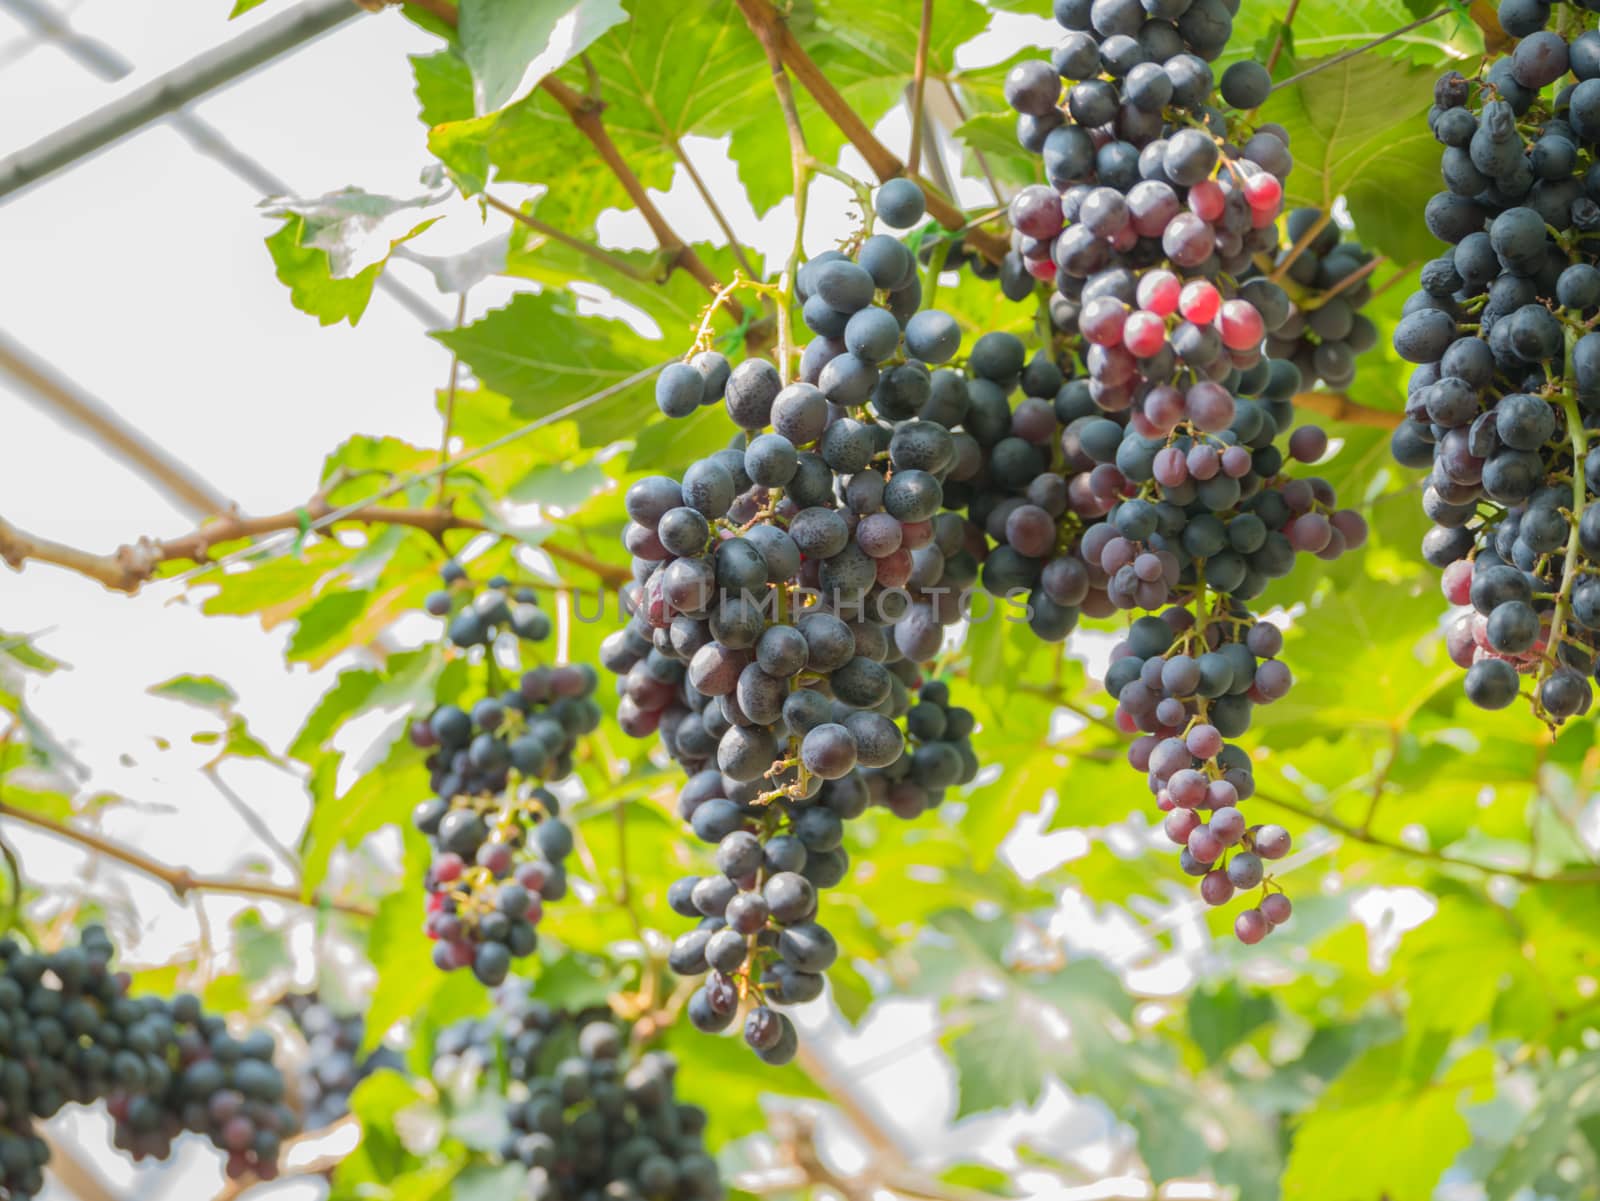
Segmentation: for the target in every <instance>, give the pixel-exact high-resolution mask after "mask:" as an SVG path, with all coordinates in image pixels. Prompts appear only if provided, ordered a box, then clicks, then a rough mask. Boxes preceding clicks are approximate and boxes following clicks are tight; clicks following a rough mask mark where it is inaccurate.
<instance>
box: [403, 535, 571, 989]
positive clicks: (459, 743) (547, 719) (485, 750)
mask: <svg viewBox="0 0 1600 1201" xmlns="http://www.w3.org/2000/svg"><path fill="white" fill-rule="evenodd" d="M443 578H444V582H445V585H446V587H445V589H443V590H441V591H439V592H435V593H433V594H432V595H430V596H429V597H428V600H427V602H426V603H427V608H428V611H429V612H430V613H432V614H434V615H435V616H438V617H446V618H448V619H449V622H448V637H449V640H450V641H451V642H452V643H453V644H454V645H455V646H456V647H458V648H461V649H462V650H465V651H468V652H469V653H470V652H472V651H473V650H474V649H476V648H481V653H482V657H481V661H479V662H477V663H476V664H475V666H476V667H478V668H481V670H482V673H483V676H484V684H483V688H484V691H485V695H484V696H482V697H481V698H480V699H479V700H477V701H476V702H474V703H472V704H471V706H470V707H469V708H464V707H462V706H461V705H457V704H445V705H441V706H439V708H437V709H435V710H434V711H433V713H432V714H431V715H430V716H429V717H428V718H427V719H426V720H423V721H417V722H414V723H413V724H412V726H411V741H412V743H413V744H414V745H416V746H417V747H419V748H422V749H425V750H428V751H429V752H430V754H429V756H428V761H427V763H428V772H429V779H430V783H431V785H432V788H433V792H434V795H433V796H432V797H430V798H428V799H427V800H425V801H422V802H420V803H419V804H418V805H417V806H416V809H415V810H414V811H413V814H412V821H413V823H414V824H415V825H416V827H417V829H418V830H420V831H421V832H422V833H423V834H425V835H427V836H428V838H429V841H430V843H431V844H432V847H433V851H434V858H433V862H432V864H431V865H430V866H429V868H428V873H427V877H426V879H425V881H424V886H425V887H426V889H427V891H428V917H427V924H426V933H427V935H428V937H429V938H431V939H433V940H434V942H435V945H434V950H433V961H434V963H435V964H437V965H438V966H439V967H440V968H442V969H443V970H445V971H452V970H454V969H457V968H463V967H470V968H471V969H472V972H473V974H474V975H475V976H476V977H477V978H478V979H479V980H481V981H482V982H483V983H485V984H488V985H496V984H499V983H500V982H501V981H503V980H504V979H505V978H506V975H507V973H508V972H509V971H510V968H511V962H512V960H513V959H515V958H520V957H522V956H524V955H529V954H532V953H533V950H534V948H535V947H536V946H537V945H538V935H537V933H536V931H535V927H536V926H537V925H538V924H539V919H540V917H541V916H542V913H543V907H544V903H545V902H547V901H558V900H560V899H561V898H562V897H563V896H565V895H566V891H567V875H566V868H565V866H564V861H565V859H566V857H567V855H568V854H569V853H570V852H571V850H572V845H573V840H572V831H571V830H570V829H569V828H568V827H567V825H566V823H564V822H563V821H562V820H561V803H560V801H559V799H558V798H557V797H556V796H555V794H554V793H553V792H551V791H550V790H549V789H548V788H546V787H544V786H543V783H541V781H542V782H545V783H548V782H553V781H556V780H560V779H563V778H565V777H566V776H567V775H569V774H570V773H571V771H572V756H573V752H574V750H575V749H576V747H577V742H578V739H579V738H580V737H582V736H583V735H584V734H587V733H589V732H591V731H593V730H594V729H595V727H596V726H597V725H599V722H600V707H599V705H597V704H596V703H595V701H594V699H593V693H594V690H595V685H596V683H597V681H598V677H597V675H596V673H595V671H594V669H593V668H592V667H590V666H589V665H588V664H580V665H575V666H558V667H547V666H542V665H541V666H537V667H532V668H530V669H528V670H526V671H521V672H520V674H519V669H520V666H521V660H520V656H519V654H518V652H517V650H516V647H515V645H513V644H517V643H522V642H538V641H541V640H543V639H544V638H547V637H548V636H549V633H550V621H549V618H548V617H547V616H546V615H545V614H544V612H543V611H542V610H541V609H539V608H538V604H537V599H536V596H535V594H534V592H533V591H532V590H531V589H528V588H520V587H513V586H512V585H511V583H510V581H508V580H506V579H504V578H501V577H495V578H494V579H491V580H490V581H489V586H488V587H487V588H486V589H484V590H483V591H481V592H474V590H473V589H472V586H471V585H470V583H469V582H468V581H467V579H466V574H465V572H464V571H463V570H462V568H461V567H460V566H459V565H458V564H456V563H453V562H452V563H449V564H447V565H446V566H445V568H444V570H443ZM501 656H504V658H505V662H504V663H502V661H501ZM508 681H514V684H511V683H508Z"/></svg>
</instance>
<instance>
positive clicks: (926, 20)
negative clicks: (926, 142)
mask: <svg viewBox="0 0 1600 1201" xmlns="http://www.w3.org/2000/svg"><path fill="white" fill-rule="evenodd" d="M932 35H933V0H922V24H921V25H920V26H919V27H918V29H917V57H916V61H915V62H914V63H913V64H912V68H911V150H910V151H909V153H907V155H906V170H907V171H909V172H910V173H911V174H912V175H915V174H916V173H917V168H918V167H919V166H921V165H922V130H923V118H922V104H923V99H924V97H925V96H926V95H927V88H928V41H929V39H930V38H931V37H932Z"/></svg>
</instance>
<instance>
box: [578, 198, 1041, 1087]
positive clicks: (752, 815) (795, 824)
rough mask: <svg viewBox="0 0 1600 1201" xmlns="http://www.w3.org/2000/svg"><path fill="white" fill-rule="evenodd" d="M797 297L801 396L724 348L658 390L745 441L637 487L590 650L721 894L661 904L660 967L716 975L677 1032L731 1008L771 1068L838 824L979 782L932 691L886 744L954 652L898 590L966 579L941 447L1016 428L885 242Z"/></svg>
mask: <svg viewBox="0 0 1600 1201" xmlns="http://www.w3.org/2000/svg"><path fill="white" fill-rule="evenodd" d="M875 207H876V211H877V214H878V216H879V217H881V218H882V219H883V221H884V223H885V224H887V225H889V226H891V227H892V228H902V229H903V228H909V227H910V226H912V225H914V224H916V222H918V221H919V220H920V219H921V218H922V215H923V200H922V194H921V192H920V190H918V189H917V187H916V186H915V185H913V184H911V183H910V182H909V181H905V180H899V181H891V182H890V183H888V184H886V185H884V187H883V188H882V189H880V190H879V193H878V195H877V198H876V206H875ZM947 262H948V260H947ZM796 294H797V297H798V298H799V300H800V301H801V303H802V304H803V306H804V311H803V318H804V321H805V324H806V326H807V328H808V329H809V330H810V331H811V333H812V334H813V335H814V336H813V338H812V340H811V341H810V342H809V343H808V344H807V345H806V347H805V348H804V350H803V351H802V353H801V355H800V363H799V373H798V374H799V378H798V379H797V380H796V381H795V382H793V383H789V384H787V385H785V384H784V381H783V377H782V376H781V374H780V373H779V371H778V370H777V368H776V367H774V366H773V365H772V364H771V363H769V362H767V361H765V360H762V359H754V358H752V359H747V360H746V361H744V362H742V363H740V364H739V365H738V366H737V367H731V366H730V365H729V364H728V362H727V360H726V359H725V358H724V357H723V356H722V355H720V354H718V353H717V352H716V351H714V350H702V351H700V352H699V353H698V354H695V355H693V356H692V357H691V358H690V359H689V360H688V361H686V362H683V363H679V364H674V365H673V366H672V367H669V368H668V369H667V370H666V371H665V372H663V373H662V375H661V376H660V377H659V380H658V384H657V391H656V400H657V404H658V406H659V407H660V408H661V410H662V411H663V412H665V413H667V414H669V415H673V416H681V415H685V414H687V413H690V412H693V411H695V410H696V409H698V408H699V407H700V406H701V405H703V404H706V403H715V402H717V401H720V402H721V403H722V404H723V405H724V407H725V409H726V411H727V413H728V415H729V416H730V417H731V418H732V420H733V422H734V424H735V425H737V426H738V427H739V428H740V429H741V430H742V431H743V433H742V434H740V435H738V436H737V437H736V438H735V439H734V442H733V444H732V445H731V446H730V447H729V448H727V449H725V450H722V451H718V452H717V453H716V454H714V455H712V456H710V457H709V458H707V459H705V460H702V461H701V462H698V463H695V464H694V465H692V466H691V467H690V468H689V469H688V471H687V472H685V473H684V475H683V477H682V478H681V479H670V478H668V477H665V476H652V477H648V478H645V479H643V480H640V481H638V482H637V483H635V484H634V485H633V486H632V487H631V488H630V489H629V491H628V493H627V496H626V498H625V499H626V506H627V511H628V515H629V518H630V524H629V526H628V527H627V529H626V531H625V533H624V542H625V543H626V545H627V546H628V549H629V550H630V552H631V553H632V555H633V557H634V579H635V588H634V590H633V592H632V593H631V594H630V595H631V596H632V597H633V599H634V602H635V603H634V604H633V606H632V608H633V613H632V615H631V617H630V620H629V622H628V625H627V626H626V627H625V628H624V629H622V630H619V631H617V632H616V633H615V634H613V635H611V636H610V637H609V638H608V639H607V640H606V642H605V644H604V645H603V646H602V650H601V656H602V661H603V663H604V664H605V666H606V667H607V668H609V669H610V670H612V671H613V672H615V673H616V674H617V675H618V676H619V677H620V680H619V685H618V686H619V690H620V693H621V700H620V702H619V706H618V718H619V721H620V722H621V724H622V727H623V729H624V730H626V731H627V732H628V733H630V734H633V735H635V736H639V737H645V736H648V735H650V734H652V733H656V732H659V734H660V736H661V739H662V743H663V745H664V746H665V748H666V749H667V751H668V752H669V753H670V754H671V755H672V756H673V757H674V758H675V759H677V760H678V762H679V763H680V764H682V766H683V767H684V768H685V770H686V771H687V772H689V773H690V778H689V781H688V783H687V784H686V786H685V787H684V789H683V790H682V793H681V794H680V798H679V812H680V813H681V815H682V816H683V818H684V820H685V821H687V822H688V823H689V824H690V826H691V827H692V829H693V830H694V832H695V834H696V835H697V836H698V837H699V838H700V839H702V840H703V841H705V842H708V843H711V844H714V845H715V846H716V847H717V852H716V859H717V869H718V870H717V872H716V873H714V874H711V875H707V876H704V877H690V878H688V879H685V880H681V881H679V882H678V883H677V884H676V885H675V886H674V887H673V889H672V891H671V893H670V895H669V901H670V903H671V905H672V908H673V909H674V910H675V911H676V912H678V913H679V914H681V915H682V916H684V917H688V918H691V919H696V920H697V922H698V924H697V926H696V928H695V929H694V930H691V931H689V932H688V933H686V934H684V935H683V936H682V937H680V938H679V939H678V940H677V942H676V944H675V945H674V947H673V950H672V958H671V962H672V965H673V967H674V968H675V969H676V970H678V971H680V972H682V973H685V974H699V973H705V972H708V971H709V972H710V976H709V978H708V980H707V981H706V983H705V984H704V985H703V986H702V987H701V988H700V989H699V990H698V991H697V992H696V993H695V994H694V995H693V996H692V997H691V999H690V1001H689V1006H688V1012H689V1016H690V1018H691V1020H692V1021H693V1022H694V1024H695V1025H696V1026H698V1027H699V1028H701V1029H702V1030H707V1031H716V1030H723V1029H726V1028H727V1027H728V1026H730V1025H731V1024H732V1023H733V1022H734V1020H735V1019H736V1018H737V1017H738V1015H739V1011H740V1009H741V1005H743V1006H744V1007H745V1008H747V1009H748V1013H747V1015H746V1020H745V1026H744V1032H745V1039H746V1041H747V1042H748V1043H749V1044H750V1045H751V1047H752V1048H754V1049H755V1051H756V1052H757V1054H758V1055H760V1057H761V1058H763V1059H765V1060H767V1061H768V1062H771V1063H782V1062H786V1061H787V1060H788V1059H790V1058H791V1057H792V1056H793V1055H794V1054H795V1050H796V1041H795V1033H794V1028H793V1026H792V1024H791V1023H790V1022H789V1020H788V1019H787V1018H786V1017H784V1016H782V1015H781V1014H779V1013H777V1012H776V1011H774V1010H772V1009H770V1008H769V1003H770V1004H792V1003H799V1002H803V1001H807V1000H811V999H812V998H814V997H816V996H818V995H819V994H820V993H821V991H822V972H823V971H824V970H825V969H826V968H827V967H828V966H829V964H831V963H832V962H833V959H834V957H835V956H836V954H837V948H836V946H835V944H834V941H833V939H832V937H831V936H830V935H829V934H828V932H827V930H826V929H825V928H824V927H823V926H821V925H819V924H818V923H817V922H816V920H815V917H816V912H817V892H818V890H819V889H826V888H830V887H832V886H834V885H836V884H838V883H839V882H840V881H841V880H842V879H843V878H844V876H845V874H846V871H847V870H848V866H849V858H848V855H847V852H846V851H845V849H844V847H843V845H842V843H843V835H844V823H845V822H846V821H848V820H851V819H853V818H856V817H859V816H860V815H861V814H862V813H863V812H865V811H866V809H867V808H868V807H870V806H871V805H872V803H873V801H874V800H875V799H876V800H878V801H879V802H880V803H881V804H882V805H883V806H884V807H887V808H890V809H891V810H893V811H894V812H896V813H898V814H900V815H902V816H905V817H913V816H916V815H917V814H918V813H921V812H923V811H925V810H926V809H929V808H932V807H934V806H936V805H937V804H938V803H939V801H940V799H941V798H942V796H943V794H944V790H945V789H947V788H949V787H952V786H955V785H958V784H960V783H963V782H967V781H970V780H971V779H972V778H973V776H974V775H975V774H976V770H977V768H976V762H975V760H974V759H973V756H972V751H971V746H970V743H969V742H968V741H967V740H966V736H967V734H969V733H970V731H971V726H972V721H971V716H970V714H965V713H962V714H961V716H959V717H956V718H955V719H954V721H955V725H956V727H957V728H956V731H955V732H948V731H947V730H946V729H945V726H946V725H948V724H950V723H949V720H948V719H947V720H946V721H944V722H943V723H941V722H940V721H938V720H936V719H937V718H939V717H941V716H943V715H944V714H945V706H946V705H947V703H948V697H947V691H946V690H944V689H943V686H942V685H939V686H936V687H935V701H933V702H924V703H923V704H920V705H918V706H917V709H918V710H921V712H920V714H919V717H918V723H919V724H918V726H917V729H918V730H920V731H921V732H920V733H916V734H914V743H915V745H914V746H912V747H911V748H909V749H908V747H907V739H906V734H905V732H904V731H903V730H902V728H901V726H900V725H899V724H897V723H898V721H899V719H901V718H903V717H908V714H909V713H910V712H912V711H913V702H912V694H913V692H914V691H915V690H917V689H919V688H922V687H924V685H923V673H922V670H921V667H920V665H921V664H923V663H926V662H928V661H930V660H931V659H932V658H933V657H934V656H935V655H936V654H937V652H938V650H939V648H940V644H941V641H942V631H941V630H939V629H937V628H935V629H934V630H933V631H932V632H931V637H930V636H928V634H929V631H928V630H927V629H926V628H925V623H922V622H921V621H920V619H919V612H920V611H919V608H918V606H916V605H913V604H912V599H911V598H912V589H913V588H914V587H918V586H916V585H913V583H912V576H913V573H914V572H915V571H916V570H917V567H918V564H920V565H921V567H922V570H923V571H924V573H925V576H926V577H927V578H926V580H925V582H927V583H931V582H933V579H934V577H942V576H943V575H944V574H946V573H945V564H946V561H947V554H948V556H949V557H950V558H956V557H958V556H959V552H960V540H961V538H962V536H963V526H962V522H961V520H960V518H959V517H958V516H956V515H955V514H953V513H948V512H944V511H943V506H944V505H945V504H946V491H945V490H946V487H947V486H948V485H951V484H953V483H954V481H957V480H959V479H961V478H964V477H969V476H971V475H972V474H973V473H974V472H976V471H977V470H978V468H979V466H980V463H981V458H982V450H981V447H980V444H979V442H978V441H977V440H976V439H975V438H974V437H973V436H972V435H971V434H970V433H967V432H965V431H958V430H957V429H956V428H955V427H958V426H961V425H962V424H963V422H965V423H966V424H967V425H968V426H969V427H971V426H973V425H974V424H976V423H979V422H980V421H987V422H988V424H989V426H996V425H997V423H998V425H999V426H1001V427H1009V424H1010V420H1011V416H1010V409H1009V406H1008V405H1007V402H1006V399H1005V396H1004V395H1003V394H1001V393H999V392H998V391H996V392H994V393H993V394H992V395H986V396H984V397H983V398H981V399H980V400H976V401H975V400H974V399H973V398H972V397H971V396H970V395H969V389H968V387H967V382H966V379H965V376H964V374H963V373H962V372H961V371H959V370H953V369H943V368H941V367H940V366H939V365H940V364H944V363H947V362H949V361H951V360H952V359H953V358H954V357H955V356H956V354H957V353H958V351H959V350H960V347H961V342H962V332H961V328H960V326H959V325H958V324H957V323H956V321H955V319H954V318H953V317H952V316H950V315H949V314H947V313H943V312H939V311H937V310H922V309H920V308H919V306H920V302H921V281H920V279H919V277H918V273H917V265H916V260H915V256H914V255H913V254H912V252H911V251H910V250H909V249H908V248H907V247H906V245H905V244H904V243H903V242H901V241H900V240H898V239H897V238H895V237H892V236H890V235H887V234H878V235H873V236H870V237H865V238H864V239H861V240H859V243H858V244H857V245H855V246H853V247H852V248H851V253H849V254H846V253H844V252H841V251H828V252H826V253H823V254H819V255H817V256H816V257H814V258H812V259H811V260H810V261H808V262H807V263H806V264H805V265H804V266H803V267H802V268H801V270H800V272H799V274H798V276H797V279H796ZM1008 337H1009V335H1008ZM1011 342H1014V343H1015V344H1016V348H1017V355H1018V358H1019V364H1018V367H1019V368H1020V355H1021V343H1020V342H1019V341H1017V340H1016V339H1014V338H1012V339H1011ZM984 346H985V342H984V340H983V339H980V340H979V343H978V344H977V346H975V348H974V351H973V353H974V355H979V356H980V357H981V353H982V351H983V348H984ZM941 544H942V547H943V549H940V548H941ZM967 563H968V565H969V568H970V569H969V570H968V571H967V574H966V577H965V578H966V582H967V583H969V584H970V583H971V582H972V580H973V579H974V578H975V577H976V572H977V567H976V562H975V560H973V559H972V558H971V556H968V560H967ZM919 595H920V592H919ZM908 720H909V718H908Z"/></svg>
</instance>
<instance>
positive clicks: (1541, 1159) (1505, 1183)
mask: <svg viewBox="0 0 1600 1201" xmlns="http://www.w3.org/2000/svg"><path fill="white" fill-rule="evenodd" d="M1597 1112H1600V1052H1595V1051H1589V1052H1587V1053H1586V1054H1583V1055H1580V1056H1579V1057H1578V1058H1577V1059H1575V1060H1573V1061H1572V1062H1571V1063H1568V1064H1564V1065H1563V1066H1561V1067H1559V1068H1556V1069H1555V1070H1554V1071H1552V1072H1550V1073H1549V1074H1548V1076H1547V1077H1546V1078H1545V1079H1544V1080H1543V1081H1542V1082H1541V1084H1540V1088H1539V1099H1538V1100H1537V1101H1536V1102H1535V1103H1534V1106H1533V1109H1532V1110H1531V1111H1529V1113H1528V1115H1527V1117H1526V1118H1524V1119H1523V1122H1522V1125H1521V1126H1520V1127H1519V1128H1518V1130H1517V1133H1516V1134H1515V1135H1513V1136H1512V1138H1511V1141H1510V1143H1509V1144H1507V1146H1506V1148H1505V1150H1504V1152H1503V1153H1502V1154H1501V1156H1500V1159H1499V1161H1498V1162H1497V1163H1496V1164H1495V1165H1494V1169H1493V1170H1492V1171H1491V1172H1490V1173H1489V1177H1488V1179H1487V1180H1486V1181H1485V1182H1484V1187H1485V1191H1486V1193H1487V1194H1488V1201H1512V1199H1513V1198H1514V1197H1516V1196H1517V1195H1518V1194H1520V1193H1522V1192H1523V1191H1524V1190H1527V1189H1531V1188H1533V1187H1534V1186H1535V1184H1536V1183H1537V1182H1538V1180H1539V1178H1540V1177H1541V1176H1542V1175H1543V1174H1544V1173H1546V1172H1549V1171H1551V1170H1552V1169H1553V1168H1554V1167H1555V1166H1556V1162H1557V1160H1559V1159H1561V1158H1562V1157H1563V1156H1565V1155H1566V1154H1567V1150H1568V1144H1569V1143H1570V1142H1571V1140H1572V1138H1573V1136H1574V1135H1575V1134H1576V1133H1577V1132H1578V1128H1579V1126H1580V1124H1581V1123H1582V1122H1583V1121H1584V1120H1585V1119H1588V1118H1592V1117H1593V1116H1594V1114H1596V1113H1597Z"/></svg>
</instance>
